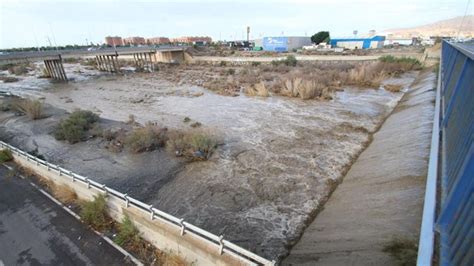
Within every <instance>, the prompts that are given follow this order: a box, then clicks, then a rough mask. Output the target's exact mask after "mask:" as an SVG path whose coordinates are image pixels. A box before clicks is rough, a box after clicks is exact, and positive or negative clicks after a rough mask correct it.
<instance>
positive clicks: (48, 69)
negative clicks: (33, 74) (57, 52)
mask: <svg viewBox="0 0 474 266" xmlns="http://www.w3.org/2000/svg"><path fill="white" fill-rule="evenodd" d="M44 68H45V69H46V73H47V75H48V77H49V78H52V77H53V74H52V73H51V68H50V67H49V60H44Z"/></svg>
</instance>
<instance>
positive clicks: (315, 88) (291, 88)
mask: <svg viewBox="0 0 474 266" xmlns="http://www.w3.org/2000/svg"><path fill="white" fill-rule="evenodd" d="M280 95H283V96H287V97H300V98H301V99H303V100H309V99H314V98H324V99H330V98H331V97H332V96H331V90H330V89H329V87H328V85H325V84H323V83H320V82H317V81H316V80H303V79H302V78H300V77H295V78H292V79H288V80H285V81H284V82H283V85H282V89H281V91H280Z"/></svg>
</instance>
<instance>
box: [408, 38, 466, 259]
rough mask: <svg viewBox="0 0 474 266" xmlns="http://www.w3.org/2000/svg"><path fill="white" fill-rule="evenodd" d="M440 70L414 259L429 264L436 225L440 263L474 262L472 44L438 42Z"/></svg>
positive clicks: (431, 257)
mask: <svg viewBox="0 0 474 266" xmlns="http://www.w3.org/2000/svg"><path fill="white" fill-rule="evenodd" d="M439 73H440V74H439V80H438V88H437V97H436V105H435V118H434V124H433V137H432V146H431V153H430V163H429V169H428V178H427V188H426V193H425V204H424V210H423V221H422V226H421V234H420V245H419V250H418V260H417V264H418V265H423V266H424V265H432V264H433V251H434V249H435V246H434V245H435V243H434V235H435V234H434V232H435V230H436V231H438V232H439V240H440V241H439V244H440V245H439V263H440V265H443V266H444V265H474V143H473V142H474V45H471V46H469V45H464V44H455V43H449V42H446V41H445V42H443V45H442V54H441V62H440V72H439ZM440 143H441V146H440V147H439V144H440ZM438 159H441V160H440V161H441V162H439V160H438ZM438 177H440V179H439V180H440V184H441V195H438V196H437V195H436V188H437V183H438ZM436 199H441V201H440V202H436ZM437 206H438V207H439V214H438V216H437V217H435V210H436V207H437ZM435 219H436V223H435V222H434V221H435Z"/></svg>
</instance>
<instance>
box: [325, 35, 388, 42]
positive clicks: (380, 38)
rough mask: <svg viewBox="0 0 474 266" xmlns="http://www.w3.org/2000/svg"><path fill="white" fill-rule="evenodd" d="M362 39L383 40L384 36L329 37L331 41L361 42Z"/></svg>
mask: <svg viewBox="0 0 474 266" xmlns="http://www.w3.org/2000/svg"><path fill="white" fill-rule="evenodd" d="M362 41H385V36H379V35H376V36H373V37H366V38H334V39H333V38H331V42H362Z"/></svg>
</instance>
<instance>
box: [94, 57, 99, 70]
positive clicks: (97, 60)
mask: <svg viewBox="0 0 474 266" xmlns="http://www.w3.org/2000/svg"><path fill="white" fill-rule="evenodd" d="M95 63H96V65H97V69H98V70H100V62H99V56H97V55H96V56H95Z"/></svg>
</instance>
